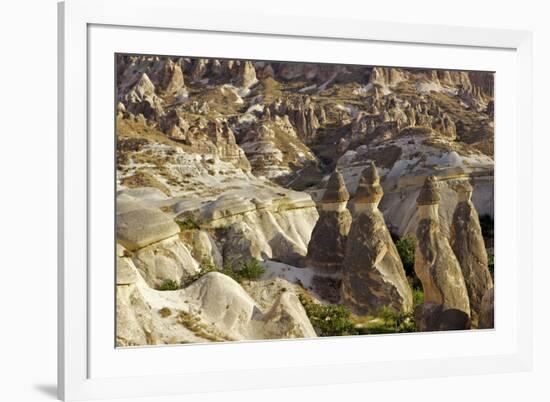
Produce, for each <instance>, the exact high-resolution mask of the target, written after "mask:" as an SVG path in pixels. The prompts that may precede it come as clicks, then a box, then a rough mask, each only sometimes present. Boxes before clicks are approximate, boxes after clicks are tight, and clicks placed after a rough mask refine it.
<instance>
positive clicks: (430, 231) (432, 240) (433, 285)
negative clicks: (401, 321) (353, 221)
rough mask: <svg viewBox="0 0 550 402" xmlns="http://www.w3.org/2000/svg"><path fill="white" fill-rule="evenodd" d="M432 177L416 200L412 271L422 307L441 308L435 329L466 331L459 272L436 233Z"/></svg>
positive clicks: (436, 197)
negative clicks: (421, 292) (419, 287)
mask: <svg viewBox="0 0 550 402" xmlns="http://www.w3.org/2000/svg"><path fill="white" fill-rule="evenodd" d="M436 186H437V182H436V179H435V177H433V176H431V177H428V178H427V179H426V182H425V184H424V186H423V187H422V189H421V191H420V193H419V196H418V198H417V202H418V208H419V216H420V221H419V223H418V228H417V230H416V239H417V242H416V250H415V262H414V270H415V272H416V275H417V276H418V278H419V279H420V280H421V282H422V288H423V290H424V301H425V303H435V304H440V305H442V311H441V320H440V322H439V328H431V329H430V330H437V329H466V328H469V325H470V322H469V318H470V303H469V300H468V291H467V288H466V284H465V282H464V277H463V276H462V271H461V269H460V265H459V263H458V260H457V259H456V257H455V255H454V253H453V250H452V248H451V246H450V244H449V241H448V240H447V239H446V238H445V237H444V236H443V235H442V233H441V231H440V229H439V218H438V214H437V207H438V203H439V193H438V190H437V187H436Z"/></svg>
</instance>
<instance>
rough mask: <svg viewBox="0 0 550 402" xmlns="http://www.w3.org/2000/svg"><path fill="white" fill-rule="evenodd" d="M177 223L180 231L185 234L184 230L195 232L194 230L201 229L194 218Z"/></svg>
mask: <svg viewBox="0 0 550 402" xmlns="http://www.w3.org/2000/svg"><path fill="white" fill-rule="evenodd" d="M176 223H177V224H178V226H179V227H180V230H181V231H182V232H183V231H184V230H193V229H200V228H201V227H200V225H199V224H198V223H197V221H195V220H194V219H193V218H186V219H184V220H176Z"/></svg>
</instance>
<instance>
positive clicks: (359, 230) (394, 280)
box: [341, 163, 412, 315]
mask: <svg viewBox="0 0 550 402" xmlns="http://www.w3.org/2000/svg"><path fill="white" fill-rule="evenodd" d="M382 194H383V192H382V189H381V188H380V181H379V177H378V174H377V172H376V167H375V166H374V164H372V163H371V165H370V166H369V167H368V168H367V169H365V171H364V172H363V174H362V176H361V180H360V184H359V191H358V192H357V193H356V197H357V204H356V205H355V212H354V217H353V223H352V225H351V229H350V232H349V235H348V241H347V244H346V254H345V259H344V262H343V264H342V266H343V277H342V285H341V294H342V299H343V301H344V303H345V304H346V305H348V306H349V307H350V308H351V309H352V310H353V311H355V312H356V313H357V314H362V315H363V314H369V313H370V314H372V313H376V312H377V311H378V310H379V309H380V308H382V307H384V306H387V307H390V308H392V309H394V310H396V311H409V310H410V309H411V307H412V291H411V288H410V286H409V284H408V282H407V278H406V276H405V271H404V269H403V264H402V262H401V259H400V258H399V254H398V252H397V249H396V247H395V244H394V243H393V240H392V238H391V235H390V232H389V231H388V228H387V227H386V224H385V222H384V217H383V216H382V213H381V212H380V211H379V210H378V203H379V202H380V199H381V197H382Z"/></svg>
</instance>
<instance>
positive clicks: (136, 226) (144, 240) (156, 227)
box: [116, 197, 180, 250]
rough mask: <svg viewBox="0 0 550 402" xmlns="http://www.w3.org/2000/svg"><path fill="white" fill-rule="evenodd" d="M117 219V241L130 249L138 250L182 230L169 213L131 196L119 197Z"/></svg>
mask: <svg viewBox="0 0 550 402" xmlns="http://www.w3.org/2000/svg"><path fill="white" fill-rule="evenodd" d="M116 219H117V225H116V235H117V241H118V242H119V243H120V244H121V245H123V246H124V247H126V248H127V249H128V250H137V249H139V248H142V247H145V246H147V245H149V244H152V243H155V242H157V241H160V240H163V239H166V238H168V237H171V236H174V235H176V234H178V233H179V231H180V229H179V227H178V225H177V224H176V223H175V222H174V221H173V220H172V219H171V218H170V217H169V216H168V215H166V214H165V213H163V212H162V211H160V210H159V209H155V208H152V207H150V206H146V205H145V204H143V203H141V202H137V201H135V200H133V199H131V198H130V197H118V198H117V218H116Z"/></svg>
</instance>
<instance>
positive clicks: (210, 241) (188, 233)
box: [181, 229, 223, 267]
mask: <svg viewBox="0 0 550 402" xmlns="http://www.w3.org/2000/svg"><path fill="white" fill-rule="evenodd" d="M181 237H182V239H183V241H184V242H185V244H186V245H188V246H189V248H190V251H191V254H192V255H193V258H194V259H195V260H196V261H198V262H199V263H202V262H203V261H209V262H211V263H213V264H214V265H216V266H218V267H221V266H223V257H222V254H221V252H220V250H219V248H218V245H217V244H216V241H215V240H214V238H213V237H212V236H211V235H210V234H209V233H208V232H207V231H205V230H200V229H191V230H185V231H183V232H182V234H181Z"/></svg>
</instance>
